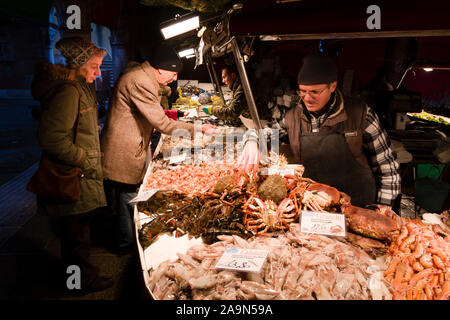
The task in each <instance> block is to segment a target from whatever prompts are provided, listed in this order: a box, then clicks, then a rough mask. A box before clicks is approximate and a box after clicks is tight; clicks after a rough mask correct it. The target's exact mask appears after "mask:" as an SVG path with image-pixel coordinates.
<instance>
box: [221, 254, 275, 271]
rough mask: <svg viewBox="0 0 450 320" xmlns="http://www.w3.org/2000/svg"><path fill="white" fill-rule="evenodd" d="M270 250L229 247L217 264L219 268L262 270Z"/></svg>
mask: <svg viewBox="0 0 450 320" xmlns="http://www.w3.org/2000/svg"><path fill="white" fill-rule="evenodd" d="M268 254H269V250H258V249H241V248H228V249H226V250H225V252H224V253H223V255H222V257H220V259H219V261H218V262H217V264H216V268H217V269H227V270H233V271H241V272H257V273H258V272H260V271H261V268H262V266H263V264H264V262H265V261H266V258H267V255H268Z"/></svg>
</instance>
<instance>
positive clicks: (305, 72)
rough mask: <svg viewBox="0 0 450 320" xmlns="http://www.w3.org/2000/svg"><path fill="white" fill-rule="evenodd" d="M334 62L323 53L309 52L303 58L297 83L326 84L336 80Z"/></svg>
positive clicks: (336, 74) (336, 73)
mask: <svg viewBox="0 0 450 320" xmlns="http://www.w3.org/2000/svg"><path fill="white" fill-rule="evenodd" d="M337 78H338V72H337V66H336V62H335V61H334V60H333V59H332V58H331V57H330V56H328V55H326V54H324V53H319V52H317V53H310V54H308V55H307V56H305V57H304V58H303V65H302V67H301V69H300V71H299V73H298V79H297V80H298V83H299V84H303V85H315V84H328V83H331V82H334V81H337Z"/></svg>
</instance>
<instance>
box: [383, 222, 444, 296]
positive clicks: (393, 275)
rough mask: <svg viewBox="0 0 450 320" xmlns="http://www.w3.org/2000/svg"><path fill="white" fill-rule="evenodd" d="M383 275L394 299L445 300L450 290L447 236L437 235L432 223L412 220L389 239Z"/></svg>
mask: <svg viewBox="0 0 450 320" xmlns="http://www.w3.org/2000/svg"><path fill="white" fill-rule="evenodd" d="M386 266H387V269H386V270H385V272H384V276H385V278H386V279H387V280H388V281H389V282H390V283H391V284H392V287H393V290H394V296H393V299H397V300H448V299H449V294H450V274H449V270H450V237H446V238H443V237H441V236H439V235H438V234H437V233H436V232H435V231H434V230H433V228H432V227H431V226H426V225H424V224H423V223H421V222H420V220H411V221H409V222H408V223H407V224H406V225H404V226H403V227H402V228H401V233H400V235H399V236H398V237H397V238H396V239H394V241H393V242H392V243H391V245H390V247H389V250H388V255H387V259H386Z"/></svg>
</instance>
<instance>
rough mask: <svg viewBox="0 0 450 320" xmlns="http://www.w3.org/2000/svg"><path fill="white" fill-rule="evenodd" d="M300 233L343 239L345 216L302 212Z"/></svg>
mask: <svg viewBox="0 0 450 320" xmlns="http://www.w3.org/2000/svg"><path fill="white" fill-rule="evenodd" d="M300 231H301V232H305V233H316V234H324V235H328V236H339V237H345V216H344V215H343V214H339V213H326V212H312V211H302V217H301V222H300Z"/></svg>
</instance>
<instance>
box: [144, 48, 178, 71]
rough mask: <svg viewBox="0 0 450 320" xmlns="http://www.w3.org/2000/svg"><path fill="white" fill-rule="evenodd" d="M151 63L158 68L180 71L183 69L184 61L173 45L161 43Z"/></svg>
mask: <svg viewBox="0 0 450 320" xmlns="http://www.w3.org/2000/svg"><path fill="white" fill-rule="evenodd" d="M151 65H152V66H153V67H154V68H156V69H163V70H169V71H175V72H180V71H181V70H183V62H182V61H181V59H180V57H179V56H178V54H176V52H175V51H174V50H173V48H172V47H170V46H168V45H166V44H161V45H160V46H159V47H158V48H156V50H155V52H154V54H153V57H152V61H151Z"/></svg>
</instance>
